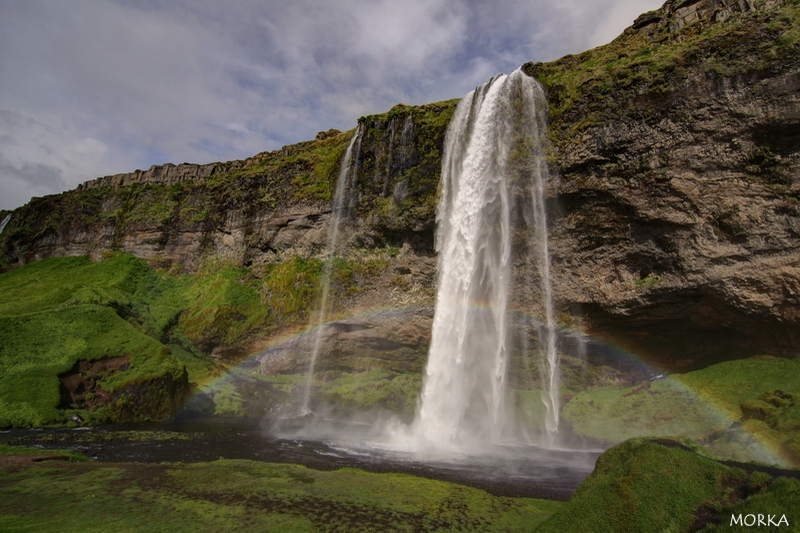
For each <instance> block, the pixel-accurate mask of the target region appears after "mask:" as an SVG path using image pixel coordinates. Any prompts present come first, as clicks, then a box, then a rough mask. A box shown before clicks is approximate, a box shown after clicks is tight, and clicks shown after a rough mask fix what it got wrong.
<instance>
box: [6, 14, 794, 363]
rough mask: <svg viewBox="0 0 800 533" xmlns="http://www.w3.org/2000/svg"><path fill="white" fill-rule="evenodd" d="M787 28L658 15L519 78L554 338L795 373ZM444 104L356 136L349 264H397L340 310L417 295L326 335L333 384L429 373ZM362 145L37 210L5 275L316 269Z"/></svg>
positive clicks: (181, 172)
mask: <svg viewBox="0 0 800 533" xmlns="http://www.w3.org/2000/svg"><path fill="white" fill-rule="evenodd" d="M798 11H800V7H798V5H797V4H796V2H792V1H789V0H785V1H780V0H696V1H692V0H688V1H686V0H684V1H677V0H670V1H668V2H667V3H666V4H665V5H664V6H663V7H662V8H661V9H660V10H657V11H654V12H650V13H646V14H644V15H642V16H640V17H639V18H637V19H636V21H635V22H634V24H633V26H632V27H631V28H628V29H627V30H625V32H624V33H623V34H622V35H621V36H620V37H618V38H617V39H616V40H615V41H613V42H612V43H609V44H608V45H605V46H602V47H599V48H596V49H594V50H590V51H588V52H585V53H583V54H580V55H576V56H567V57H565V58H562V59H560V60H558V61H555V62H552V63H544V64H543V63H537V64H527V65H525V66H524V67H523V68H524V70H525V72H527V73H528V74H530V75H533V76H535V77H536V78H537V79H539V80H540V81H541V83H542V84H543V85H544V87H545V90H546V92H547V95H548V101H549V104H550V106H551V108H550V131H551V139H552V154H551V157H550V169H551V174H552V175H551V178H550V185H549V190H548V195H549V196H548V197H549V221H550V245H551V248H552V250H551V255H552V261H553V268H552V275H553V278H554V279H553V282H554V287H553V288H554V296H555V299H556V302H557V305H558V307H559V310H560V311H561V315H560V316H561V317H562V318H561V319H562V321H563V322H564V323H565V324H567V325H570V326H574V327H580V328H582V329H584V330H586V331H588V332H590V333H592V334H594V335H596V336H598V337H600V338H602V339H605V340H607V341H610V342H612V343H614V344H619V345H622V346H624V347H626V348H628V349H631V350H633V351H634V352H635V353H636V354H637V355H639V356H641V357H644V358H646V359H648V360H649V361H651V362H653V363H655V364H656V365H660V366H663V367H667V368H670V369H688V368H693V367H698V366H704V365H707V364H709V363H711V362H714V361H717V360H722V359H728V358H734V357H741V356H747V355H752V354H755V353H768V354H774V355H783V356H794V355H797V354H798V353H800V333H798V332H800V327H799V326H800V311H798V310H800V249H799V248H800V133H799V132H800V35H798V31H797V28H798V27H800V15H799V14H798ZM455 103H456V102H455V101H450V102H442V103H438V104H430V105H428V106H419V107H410V106H396V107H395V108H393V109H392V110H390V111H389V112H387V113H385V114H382V115H375V116H371V117H362V118H361V119H359V124H358V128H359V130H358V131H360V132H361V133H360V142H359V143H358V146H357V147H355V153H354V161H353V169H354V172H355V183H356V187H355V190H353V191H351V193H350V194H351V195H352V205H353V206H354V207H353V209H352V214H351V215H352V216H351V217H350V218H349V219H348V221H347V224H346V225H347V232H346V235H347V238H346V239H345V241H346V243H345V246H344V250H345V251H344V252H343V253H345V254H349V256H350V257H355V258H358V257H361V256H363V255H365V254H369V253H372V252H374V251H375V250H378V249H390V248H394V249H398V250H400V249H401V250H402V253H400V254H393V255H392V257H391V259H390V260H389V261H388V263H387V266H386V268H385V269H383V271H382V272H380V273H378V274H376V275H375V276H373V278H371V279H373V281H372V282H371V283H370V284H367V285H364V286H362V287H356V288H355V289H356V291H355V294H354V295H353V296H352V298H350V299H349V300H348V301H347V302H346V306H349V307H350V308H352V309H355V308H356V307H359V306H366V307H371V308H374V307H376V306H381V305H384V306H392V305H394V306H400V305H401V303H400V300H402V299H403V298H401V297H400V296H399V295H398V294H402V293H404V292H408V293H409V294H412V295H413V296H411V297H409V298H410V299H411V300H412V302H410V303H408V302H406V303H405V304H402V305H411V304H413V306H415V309H417V310H416V311H409V313H411V314H410V315H408V316H406V317H405V318H403V319H402V320H401V321H400V322H396V321H395V319H394V318H387V317H383V318H381V319H378V318H375V319H370V320H366V321H365V320H361V319H351V318H348V319H342V320H338V321H336V322H335V323H334V324H331V325H330V326H329V327H328V329H327V330H326V333H325V339H324V340H325V343H326V344H327V345H329V348H330V353H331V354H339V355H335V356H332V359H331V360H330V361H329V363H330V364H331V365H334V366H335V365H341V366H343V367H347V368H353V369H358V368H364V367H365V366H367V367H368V366H380V367H382V368H392V369H398V370H400V369H404V371H411V370H412V367H413V366H417V367H418V368H417V369H416V371H420V370H421V367H420V366H419V365H421V363H420V355H419V354H420V353H424V352H425V347H424V346H423V345H425V344H426V342H427V341H426V338H425V336H424V335H422V334H421V331H422V330H423V329H425V327H426V326H425V324H426V320H427V321H429V320H430V318H429V316H430V312H431V308H432V306H433V294H434V290H433V289H434V286H435V275H434V273H433V270H434V265H435V251H434V249H433V247H434V244H433V242H434V240H433V234H434V228H435V211H436V202H437V192H436V191H437V184H438V179H439V172H440V164H441V149H442V144H443V138H444V133H445V130H446V126H447V123H448V121H449V118H450V116H451V115H452V112H453V109H454V106H455ZM352 135H353V132H346V133H340V132H336V131H329V132H324V133H322V134H320V135H318V136H317V139H316V140H314V141H308V142H304V143H300V144H298V145H294V146H289V147H284V149H282V150H278V151H275V152H271V153H263V154H259V155H257V156H255V157H253V158H251V159H248V160H246V161H239V162H231V163H214V164H211V165H186V164H184V165H177V166H174V165H165V166H163V167H154V168H151V169H150V170H148V171H137V172H134V173H132V174H122V175H117V176H110V177H105V178H99V179H97V180H94V181H92V182H88V183H86V184H83V185H82V186H81V187H79V188H78V190H76V191H71V192H68V193H64V194H62V195H57V196H51V197H46V198H39V199H34V200H32V201H31V203H29V204H28V205H26V206H25V207H22V208H20V209H18V210H16V211H15V212H14V213H13V216H12V217H11V219H10V221H9V223H8V226H7V227H6V229H5V230H4V231H3V233H2V234H0V249H2V256H3V261H4V266H5V267H11V266H13V265H19V264H24V263H27V262H30V261H35V260H38V259H42V258H44V257H49V256H54V255H84V254H85V255H90V256H92V257H95V258H99V257H101V256H102V254H103V252H104V251H106V250H112V249H121V250H124V251H128V252H131V253H134V254H136V255H139V256H142V257H146V258H149V259H151V260H152V262H153V264H155V265H159V266H163V267H168V266H170V265H178V266H180V267H181V268H183V269H185V270H188V271H194V270H195V269H196V268H197V266H198V265H199V264H200V263H201V262H202V261H203V260H204V258H207V257H216V258H222V259H225V260H228V261H231V262H233V263H235V264H239V265H243V266H254V265H269V264H273V263H279V262H281V261H285V260H286V259H287V258H289V257H293V256H303V257H321V256H322V254H323V253H324V246H325V242H326V234H327V229H328V226H329V222H330V218H331V204H332V198H331V196H332V193H333V188H334V182H335V180H336V176H337V175H338V171H339V161H340V159H341V157H342V154H343V153H344V151H345V148H346V147H347V144H348V142H349V141H350V139H351V137H352ZM0 215H3V214H2V213H0ZM532 285H535V284H532ZM517 289H518V290H520V291H522V290H531V289H530V288H529V287H518V288H517ZM359 291H360V292H359ZM339 311H340V312H345V313H346V312H347V311H348V309H339ZM533 311H534V314H536V310H533ZM381 320H382V321H381ZM406 326H408V327H406ZM404 328H405V329H404ZM292 353H295V355H291V354H292ZM269 354H270V355H269V357H265V358H263V359H262V361H263V362H262V365H263V368H264V370H265V371H267V372H284V371H289V370H292V369H298V368H302V366H303V365H304V364H305V360H304V358H303V357H302V356H299V355H296V350H295V351H294V352H293V351H292V350H289V349H285V350H283V351H281V350H273V351H272V352H269ZM346 354H351V355H346ZM353 354H355V355H353ZM321 363H322V364H323V366H324V365H325V364H328V363H326V362H325V361H322V362H321Z"/></svg>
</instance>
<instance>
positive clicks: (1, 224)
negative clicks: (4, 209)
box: [0, 213, 11, 234]
mask: <svg viewBox="0 0 800 533" xmlns="http://www.w3.org/2000/svg"><path fill="white" fill-rule="evenodd" d="M9 220H11V213H9V214H7V215H6V216H5V218H4V219H3V221H2V222H0V234H2V233H3V230H4V229H6V224H8V221H9Z"/></svg>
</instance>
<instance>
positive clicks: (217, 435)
mask: <svg viewBox="0 0 800 533" xmlns="http://www.w3.org/2000/svg"><path fill="white" fill-rule="evenodd" d="M267 426H268V421H267V423H265V421H263V420H256V419H243V418H202V419H187V420H175V421H171V422H166V423H151V424H114V425H106V426H100V427H91V428H88V427H80V428H55V429H12V430H6V431H0V443H2V444H9V445H18V446H28V447H34V448H42V449H71V450H74V451H77V452H80V453H82V454H84V455H86V456H87V457H89V458H90V459H92V460H96V461H100V462H142V463H162V462H183V463H193V462H206V461H216V460H218V459H222V458H224V459H248V460H255V461H264V462H270V463H293V464H301V465H305V466H307V467H309V468H314V469H317V470H334V469H337V468H342V467H351V468H360V469H362V470H366V471H368V472H376V473H387V472H394V473H405V474H411V475H415V476H420V477H425V478H429V479H437V480H442V481H449V482H454V483H459V484H462V485H468V486H471V487H476V488H479V489H483V490H485V491H487V492H489V493H491V494H494V495H498V496H510V497H529V498H543V499H549V500H560V501H566V500H568V499H569V498H570V497H571V496H572V493H573V492H574V491H575V489H576V488H577V486H578V484H579V483H580V482H581V481H583V479H584V478H585V477H586V476H588V475H589V474H590V473H591V471H592V469H593V467H594V461H595V459H596V458H597V456H598V455H599V452H586V451H569V450H561V451H559V450H545V449H541V448H534V447H524V448H520V447H518V448H513V449H509V450H508V453H506V454H504V456H503V457H485V456H473V457H460V458H454V459H453V460H436V461H433V460H421V459H419V458H416V457H412V456H409V455H403V454H399V453H397V452H390V451H386V450H380V449H375V448H368V447H366V446H365V447H360V446H353V445H352V444H349V445H347V446H343V445H338V444H337V443H335V442H331V441H325V440H323V441H316V440H308V439H293V438H280V437H275V436H270V435H269V434H268V433H267V431H266V430H265V429H264V428H265V427H267Z"/></svg>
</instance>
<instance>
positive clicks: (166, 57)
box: [0, 0, 662, 209]
mask: <svg viewBox="0 0 800 533" xmlns="http://www.w3.org/2000/svg"><path fill="white" fill-rule="evenodd" d="M661 4H662V0H561V1H560V2H553V1H552V0H494V1H492V2H481V1H478V0H404V1H403V2H399V1H397V0H292V1H278V0H227V1H224V2H223V1H221V0H220V1H211V0H58V1H56V0H43V1H40V0H24V1H22V0H0V209H13V208H16V207H18V206H20V205H23V204H25V203H26V202H28V200H30V198H31V197H33V196H44V195H47V194H53V193H58V192H61V191H64V190H67V189H72V188H74V187H75V186H77V185H78V184H79V183H81V182H83V181H86V180H89V179H93V178H95V177H98V176H106V175H110V174H116V173H121V172H131V171H133V170H135V169H147V168H149V167H150V166H151V165H154V164H163V163H167V162H172V163H182V162H191V163H208V162H212V161H228V160H232V159H243V158H246V157H249V156H252V155H255V154H257V153H259V152H263V151H268V150H275V149H278V148H280V147H281V146H284V145H286V144H292V143H295V142H299V141H303V140H308V139H313V138H314V136H315V135H316V133H317V132H319V131H323V130H327V129H330V128H336V129H339V130H343V131H344V130H348V129H351V128H354V127H355V126H356V123H357V120H358V118H359V117H360V116H363V115H369V114H373V113H381V112H384V111H387V110H388V109H390V108H391V107H392V106H393V105H395V104H397V103H405V104H424V103H429V102H435V101H439V100H446V99H450V98H458V97H461V96H463V95H464V94H466V93H467V92H469V91H470V90H472V89H473V88H474V87H475V86H477V85H480V84H482V83H484V82H486V81H488V80H489V78H491V77H492V76H493V75H495V74H497V73H499V72H505V73H508V72H511V71H512V70H514V69H516V68H517V67H519V66H520V65H522V64H523V63H525V62H527V61H550V60H554V59H557V58H559V57H562V56H563V55H566V54H570V53H579V52H582V51H584V50H588V49H590V48H593V47H595V46H599V45H601V44H604V43H606V42H608V41H610V40H612V39H613V38H614V37H616V36H617V35H619V34H620V33H621V32H622V30H624V29H625V28H626V27H627V26H630V25H631V23H632V22H633V20H634V19H635V18H636V17H637V16H638V15H639V14H641V13H643V12H645V11H649V10H652V9H656V8H658V7H660V5H661Z"/></svg>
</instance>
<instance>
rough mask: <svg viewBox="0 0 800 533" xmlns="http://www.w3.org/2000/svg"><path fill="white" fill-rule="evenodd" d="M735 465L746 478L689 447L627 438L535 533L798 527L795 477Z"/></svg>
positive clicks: (798, 496) (799, 492)
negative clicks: (742, 521) (750, 523)
mask: <svg viewBox="0 0 800 533" xmlns="http://www.w3.org/2000/svg"><path fill="white" fill-rule="evenodd" d="M741 466H742V467H743V468H746V469H747V470H749V471H750V472H748V471H745V470H744V469H743V468H738V467H733V466H727V465H725V464H722V463H719V462H717V461H714V460H712V459H710V458H708V457H706V456H704V455H703V452H702V451H701V450H700V449H699V448H697V447H696V446H695V445H694V444H692V443H691V442H689V441H674V440H663V441H653V440H647V439H632V440H629V441H626V442H624V443H622V444H620V445H618V446H615V447H614V448H611V449H610V450H608V451H606V452H605V453H604V454H603V455H601V456H600V457H599V458H598V460H597V464H596V465H595V470H594V472H592V474H591V475H590V476H589V477H588V478H586V479H585V480H584V481H583V483H581V485H580V486H579V487H578V490H577V491H576V492H575V494H574V495H573V497H572V499H571V500H570V501H569V502H568V503H567V504H566V505H565V506H564V507H563V508H562V509H561V510H560V511H559V512H558V513H557V514H555V515H554V516H553V517H551V518H550V519H549V520H548V521H547V522H545V523H544V524H543V525H542V526H541V527H540V528H539V529H537V531H544V532H550V531H552V532H560V533H566V532H586V531H591V532H593V533H603V532H627V531H630V532H642V531H676V532H678V531H740V529H735V528H734V529H732V528H731V527H730V524H731V516H739V515H748V514H755V515H758V514H762V515H764V517H766V516H767V515H773V516H776V518H775V519H774V520H775V521H776V522H777V521H779V520H780V519H781V516H783V515H786V521H787V522H788V524H789V525H790V527H785V525H786V522H784V523H783V524H782V526H783V529H781V528H778V529H777V530H776V531H787V530H789V531H792V530H793V529H792V527H797V525H798V524H800V509H799V508H798V506H797V502H798V501H800V480H798V479H797V477H798V476H800V472H798V471H784V472H779V471H770V470H768V469H763V468H762V469H760V468H761V467H758V466H756V465H753V464H746V465H741ZM782 474H786V475H788V476H794V477H783V475H782ZM756 520H757V517H756ZM764 520H766V518H764ZM771 530H772V529H766V528H759V529H758V531H771Z"/></svg>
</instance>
